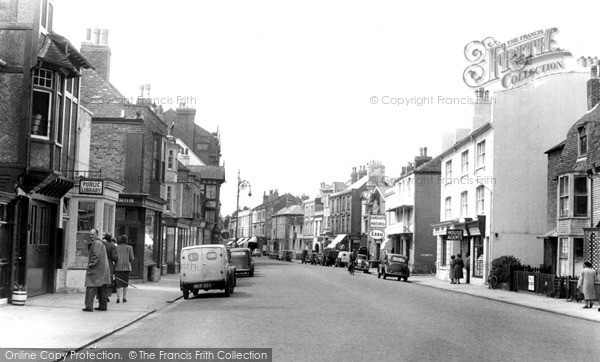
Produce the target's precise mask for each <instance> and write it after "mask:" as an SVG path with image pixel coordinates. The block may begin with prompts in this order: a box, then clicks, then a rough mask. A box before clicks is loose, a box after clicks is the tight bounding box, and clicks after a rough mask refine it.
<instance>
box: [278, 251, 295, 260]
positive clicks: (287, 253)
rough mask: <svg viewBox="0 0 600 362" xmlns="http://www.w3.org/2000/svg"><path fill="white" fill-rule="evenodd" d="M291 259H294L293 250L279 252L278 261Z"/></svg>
mask: <svg viewBox="0 0 600 362" xmlns="http://www.w3.org/2000/svg"><path fill="white" fill-rule="evenodd" d="M293 258H294V251H293V250H284V251H282V252H281V258H280V259H279V260H284V261H292V259H293Z"/></svg>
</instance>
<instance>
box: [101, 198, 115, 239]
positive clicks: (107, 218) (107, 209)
mask: <svg viewBox="0 0 600 362" xmlns="http://www.w3.org/2000/svg"><path fill="white" fill-rule="evenodd" d="M114 218H115V205H113V204H108V203H106V204H104V217H103V219H102V230H103V231H104V232H106V233H111V234H113V233H114V230H115V221H114Z"/></svg>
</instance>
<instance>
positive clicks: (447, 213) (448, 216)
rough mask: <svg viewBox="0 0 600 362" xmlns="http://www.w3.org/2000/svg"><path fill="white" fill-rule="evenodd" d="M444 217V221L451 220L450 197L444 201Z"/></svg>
mask: <svg viewBox="0 0 600 362" xmlns="http://www.w3.org/2000/svg"><path fill="white" fill-rule="evenodd" d="M444 217H445V219H446V220H452V197H450V196H448V197H446V199H445V200H444Z"/></svg>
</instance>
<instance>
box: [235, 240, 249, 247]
mask: <svg viewBox="0 0 600 362" xmlns="http://www.w3.org/2000/svg"><path fill="white" fill-rule="evenodd" d="M246 239H247V238H240V239H239V240H238V241H237V244H238V246H239V245H242V244H243V243H244V242H245V241H246Z"/></svg>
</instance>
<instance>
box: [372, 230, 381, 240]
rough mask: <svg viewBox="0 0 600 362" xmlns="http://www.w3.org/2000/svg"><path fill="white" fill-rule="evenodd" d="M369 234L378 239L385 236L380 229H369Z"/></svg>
mask: <svg viewBox="0 0 600 362" xmlns="http://www.w3.org/2000/svg"><path fill="white" fill-rule="evenodd" d="M369 236H370V237H372V238H373V239H375V240H379V239H383V237H384V236H385V233H384V232H383V231H381V230H371V232H370V233H369Z"/></svg>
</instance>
